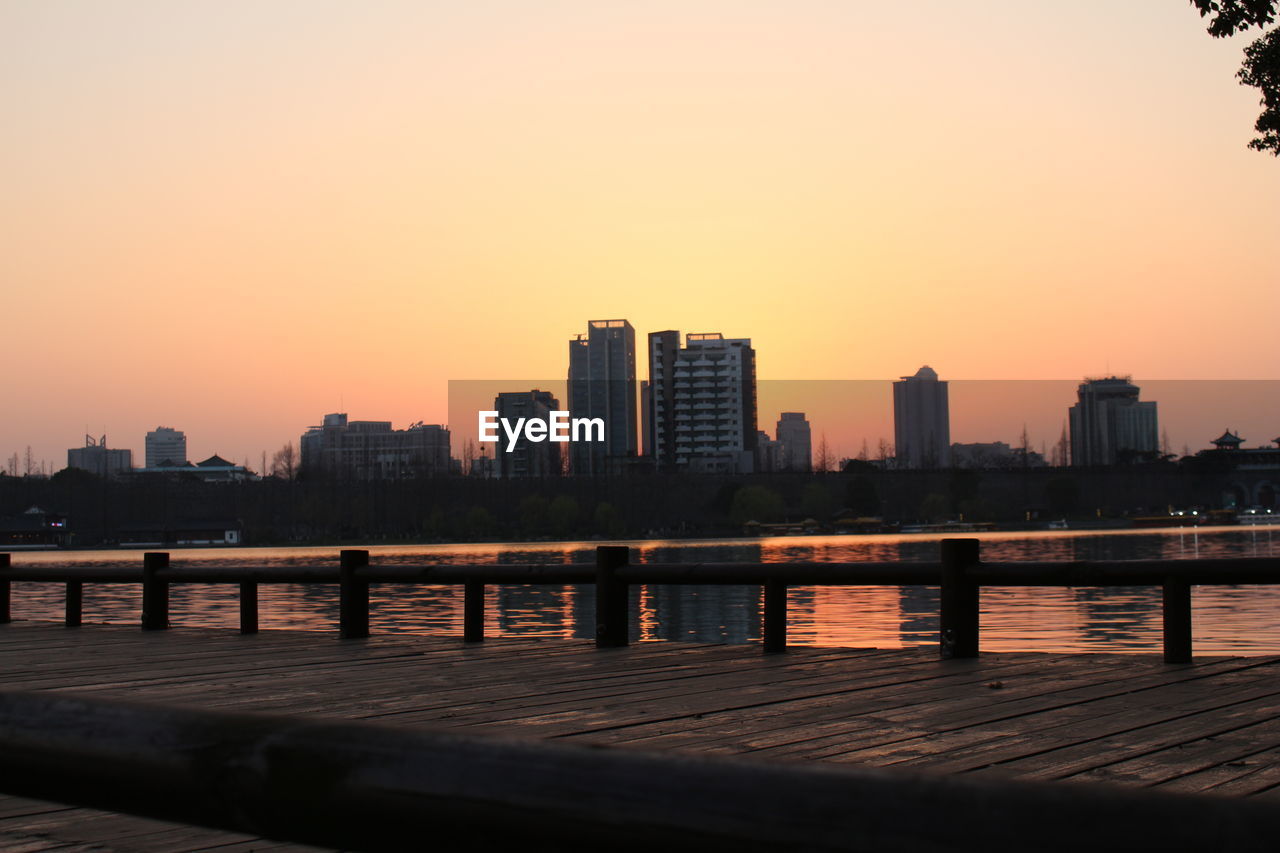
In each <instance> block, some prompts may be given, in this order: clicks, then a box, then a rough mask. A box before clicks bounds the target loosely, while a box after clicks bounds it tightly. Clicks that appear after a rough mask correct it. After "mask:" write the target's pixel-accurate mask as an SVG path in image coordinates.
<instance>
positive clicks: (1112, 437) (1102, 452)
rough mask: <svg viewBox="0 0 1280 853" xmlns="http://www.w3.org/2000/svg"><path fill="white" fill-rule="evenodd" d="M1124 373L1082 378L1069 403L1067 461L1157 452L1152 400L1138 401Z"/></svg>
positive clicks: (1099, 461)
mask: <svg viewBox="0 0 1280 853" xmlns="http://www.w3.org/2000/svg"><path fill="white" fill-rule="evenodd" d="M1138 391H1139V389H1138V386H1137V385H1134V384H1133V382H1132V381H1131V379H1130V377H1128V376H1108V377H1105V378H1102V379H1086V380H1085V381H1084V382H1082V383H1081V384H1080V387H1079V389H1078V390H1077V396H1078V398H1079V399H1078V400H1077V402H1076V404H1075V405H1074V406H1072V407H1071V409H1070V412H1069V415H1070V423H1071V464H1072V465H1079V466H1087V465H1114V464H1115V463H1116V462H1119V461H1123V459H1124V457H1126V456H1128V455H1131V454H1136V453H1157V452H1159V450H1160V430H1159V427H1158V425H1157V422H1156V404H1155V403H1154V402H1150V401H1148V402H1139V401H1138Z"/></svg>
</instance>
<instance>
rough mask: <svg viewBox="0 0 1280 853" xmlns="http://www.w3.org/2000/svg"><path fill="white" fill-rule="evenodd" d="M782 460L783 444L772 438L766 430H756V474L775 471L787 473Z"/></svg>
mask: <svg viewBox="0 0 1280 853" xmlns="http://www.w3.org/2000/svg"><path fill="white" fill-rule="evenodd" d="M785 470H786V468H784V467H783V459H782V444H781V443H779V442H778V440H777V439H774V438H770V437H769V433H767V432H765V431H764V430H756V473H757V474H767V473H772V472H774V471H785Z"/></svg>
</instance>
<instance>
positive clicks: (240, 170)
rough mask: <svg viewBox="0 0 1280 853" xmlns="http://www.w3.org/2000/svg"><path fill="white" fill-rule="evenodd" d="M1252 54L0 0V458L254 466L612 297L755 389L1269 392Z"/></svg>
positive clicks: (1015, 4)
mask: <svg viewBox="0 0 1280 853" xmlns="http://www.w3.org/2000/svg"><path fill="white" fill-rule="evenodd" d="M1246 43H1247V37H1237V38H1235V39H1233V40H1214V39H1212V38H1210V37H1209V36H1208V35H1207V34H1206V33H1205V31H1204V23H1203V21H1202V20H1201V19H1200V18H1199V16H1198V15H1197V13H1196V12H1195V10H1194V9H1193V8H1192V7H1191V6H1190V4H1189V3H1187V2H1185V0H1126V2H1115V0H1077V2H1072V3H1062V2H1054V3H1049V2H1027V0H979V1H978V2H971V3H955V2H947V0H936V2H914V3H910V4H893V3H883V2H877V3H870V2H857V1H856V0H848V1H847V2H834V0H789V2H780V0H771V2H764V1H763V0H708V1H707V2H702V1H701V0H682V2H666V0H646V2H607V1H606V2H602V1H601V0H594V2H588V0H573V2H569V0H564V2H555V0H546V2H532V0H528V2H525V1H524V0H468V2H454V3H439V2H427V0H404V2H393V0H371V2H365V3H353V2H323V1H322V0H296V2H295V1H294V0H272V2H268V3H261V2H241V1H240V0H219V2H182V3H173V2H168V0H166V2H134V0H114V2H102V3H95V2H87V0H86V1H85V2H64V1H63V0H39V2H35V0H0V110H2V111H3V117H4V118H3V122H4V125H3V126H4V131H3V133H0V168H2V169H3V183H2V184H0V187H2V189H0V282H2V283H3V302H0V306H2V308H0V310H2V312H3V319H4V325H3V329H4V331H3V334H2V335H0V356H2V357H3V363H4V365H5V368H6V369H5V371H4V378H3V380H2V384H0V389H2V391H3V399H4V403H5V405H4V417H3V418H0V455H2V456H3V457H4V458H7V457H8V456H9V455H10V454H11V453H14V452H17V453H22V452H23V451H24V450H25V448H26V447H27V446H28V445H30V446H31V447H32V448H33V452H34V453H35V455H36V457H37V458H38V459H44V460H47V461H49V462H50V463H52V465H53V467H54V468H55V469H57V468H61V467H62V466H63V465H65V462H66V449H67V448H69V447H74V446H78V445H80V444H81V443H82V441H83V435H84V433H85V432H89V433H92V434H94V435H99V434H102V433H106V434H107V436H108V438H109V443H110V444H111V446H118V447H131V448H132V449H133V450H134V452H135V459H136V461H137V462H138V463H139V464H140V463H141V458H140V457H141V451H142V445H143V436H144V434H145V433H146V432H147V430H149V429H154V428H155V427H156V426H158V425H161V424H163V425H166V426H172V427H175V428H178V429H182V430H184V431H185V432H186V433H187V436H188V442H189V455H190V457H191V458H192V459H193V460H199V459H202V458H204V457H205V456H208V455H210V454H212V453H214V452H217V453H219V454H221V455H223V456H226V457H229V458H232V459H234V460H235V461H237V462H240V461H244V460H246V459H247V460H248V461H249V462H250V465H251V467H255V468H256V467H257V465H258V462H259V459H260V454H261V453H262V452H263V451H264V450H265V451H268V452H270V451H273V450H275V449H276V448H278V447H280V446H281V445H283V444H284V443H285V442H288V441H291V440H292V441H295V442H296V441H297V437H298V435H299V434H300V433H301V432H302V431H303V429H304V428H305V427H306V426H308V425H309V424H313V423H317V422H318V421H319V420H320V418H321V416H322V415H323V414H324V413H325V412H330V411H347V412H349V413H350V414H351V417H352V418H357V419H382V420H392V421H394V422H395V423H396V425H397V426H404V425H407V424H408V423H409V422H411V421H417V420H422V421H426V422H429V423H434V422H444V421H447V420H448V419H449V417H450V413H449V406H448V381H449V380H451V379H453V380H460V379H503V378H506V377H515V376H524V377H528V376H549V377H563V375H564V372H565V369H566V366H567V365H566V363H567V344H566V342H567V341H568V339H569V338H570V337H571V336H572V335H573V334H575V333H578V332H582V331H584V330H585V328H586V323H587V321H588V320H590V319H597V318H615V317H625V318H627V319H629V320H630V321H631V322H632V323H633V324H634V325H635V327H636V329H637V333H638V338H639V339H643V336H644V334H646V333H647V332H650V331H655V330H659V329H668V328H674V329H680V330H683V331H721V332H724V333H725V334H726V335H728V336H732V337H750V338H752V340H753V342H754V345H755V348H756V350H757V354H758V356H757V357H758V364H759V371H760V376H761V378H762V379H771V380H783V379H889V378H896V377H898V376H900V375H903V374H908V373H913V372H914V371H915V370H916V368H918V367H919V366H920V365H922V364H926V363H927V364H930V365H932V366H933V367H935V368H936V369H937V370H938V372H939V374H940V375H942V377H943V378H945V379H953V380H964V379H968V380H974V379H1046V380H1047V379H1054V380H1070V381H1071V382H1072V383H1074V382H1078V381H1079V379H1080V377H1082V376H1085V375H1097V374H1101V373H1105V372H1121V373H1128V374H1132V375H1133V376H1134V378H1135V380H1136V381H1137V382H1138V383H1139V384H1144V382H1147V381H1149V380H1159V379H1165V380H1170V379H1277V378H1280V370H1278V369H1277V366H1278V365H1280V356H1278V355H1277V338H1278V337H1280V334H1278V327H1280V323H1278V322H1277V318H1280V287H1278V285H1280V273H1278V272H1277V247H1278V246H1280V236H1278V235H1280V160H1277V159H1276V158H1274V157H1271V156H1268V155H1264V154H1260V153H1257V152H1253V151H1250V150H1248V149H1247V148H1246V143H1247V142H1248V140H1249V139H1250V138H1251V137H1252V135H1253V130H1252V126H1253V121H1254V120H1255V118H1256V117H1257V114H1258V110H1259V106H1258V95H1257V92H1256V91H1255V90H1252V89H1246V88H1243V87H1240V86H1239V85H1238V84H1237V81H1236V80H1235V77H1234V75H1235V72H1236V69H1237V68H1238V66H1239V63H1240V56H1241V50H1242V49H1243V47H1244V45H1245V44H1246ZM642 376H643V373H642ZM1067 387H1068V388H1070V387H1071V386H1070V384H1068V386H1067ZM1145 387H1146V386H1145V385H1144V388H1145ZM514 390H521V389H519V388H517V389H514ZM1068 393H1069V392H1068ZM1144 396H1146V395H1145V394H1144ZM1070 402H1071V399H1070V397H1069V396H1068V398H1067V399H1065V400H1063V402H1062V409H1063V410H1064V411H1065V406H1067V405H1069V404H1070ZM1010 405H1016V401H1014V402H1011V403H1010ZM1268 405H1269V406H1270V411H1273V412H1274V411H1275V410H1276V409H1275V405H1274V404H1272V403H1270V402H1268ZM1237 408H1238V407H1237ZM999 414H1000V423H1001V424H1008V423H1020V419H1019V417H1018V416H1017V415H1016V414H1015V415H1013V416H1012V417H1011V416H1010V415H1009V413H1007V412H1005V413H999ZM1163 415H1164V410H1162V421H1164V418H1163ZM1229 415H1230V413H1228V412H1224V415H1223V416H1224V417H1226V418H1228V420H1227V421H1226V422H1224V423H1222V424H1221V425H1220V428H1221V427H1226V426H1237V427H1239V426H1242V424H1241V422H1240V420H1239V419H1236V418H1235V417H1234V415H1230V417H1229ZM769 417H772V418H774V419H776V413H770V414H766V413H765V412H762V426H768V427H769V428H770V429H771V428H772V421H771V420H767V418H769ZM1215 420H1216V419H1215ZM1054 421H1055V422H1056V421H1060V416H1059V415H1055V416H1054ZM1164 425H1166V426H1168V427H1169V428H1170V431H1171V432H1173V431H1174V430H1175V429H1183V427H1182V426H1177V425H1174V424H1172V423H1168V422H1167V421H1165V423H1164ZM1057 428H1058V427H1057V426H1056V425H1053V423H1052V422H1051V424H1050V425H1049V426H1046V427H1045V429H1046V430H1052V434H1051V435H1047V436H1045V435H1033V440H1034V442H1035V443H1036V444H1037V445H1038V444H1039V443H1040V441H1041V440H1042V439H1047V440H1048V441H1049V442H1050V443H1052V442H1053V441H1054V440H1056V438H1057ZM1186 429H1187V431H1188V435H1187V437H1186V438H1185V439H1184V438H1181V437H1179V436H1178V435H1175V437H1174V439H1173V440H1174V442H1175V444H1177V445H1181V443H1182V442H1183V441H1184V440H1185V441H1193V443H1194V442H1196V441H1199V440H1200V437H1199V434H1198V432H1195V430H1192V429H1191V428H1189V427H1188V428H1186ZM1195 429H1196V430H1198V429H1199V427H1198V426H1197V427H1196V428H1195ZM1259 429H1266V430H1270V433H1269V434H1256V435H1255V434H1249V433H1246V437H1247V438H1249V439H1250V444H1251V445H1252V444H1254V443H1255V442H1258V443H1260V442H1262V441H1265V440H1267V439H1270V438H1273V437H1274V436H1275V435H1277V434H1280V422H1277V423H1275V424H1274V425H1273V426H1271V427H1259ZM993 430H994V427H993ZM1179 435H1180V434H1179ZM1016 437H1017V428H1016V427H1013V428H1007V427H1005V426H1001V427H1000V429H999V430H998V431H995V432H993V434H991V435H990V436H989V438H990V439H1001V440H1005V441H1012V440H1013V439H1016ZM957 438H958V440H980V439H979V438H978V437H974V438H969V437H963V438H962V437H957Z"/></svg>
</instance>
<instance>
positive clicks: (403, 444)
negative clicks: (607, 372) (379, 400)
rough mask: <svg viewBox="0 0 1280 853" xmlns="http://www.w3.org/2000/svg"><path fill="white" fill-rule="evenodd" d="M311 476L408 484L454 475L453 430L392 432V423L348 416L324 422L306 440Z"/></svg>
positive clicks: (427, 427)
mask: <svg viewBox="0 0 1280 853" xmlns="http://www.w3.org/2000/svg"><path fill="white" fill-rule="evenodd" d="M301 450H302V453H301V456H302V460H301V463H302V464H301V467H302V470H303V472H305V473H308V474H322V475H326V476H337V477H344V478H350V479H355V480H402V479H411V478H416V477H443V476H447V475H448V474H449V470H450V466H449V430H448V428H447V427H445V426H442V425H440V424H423V423H415V424H411V425H410V426H409V427H408V428H407V429H392V428H391V421H352V420H349V419H348V418H347V415H346V413H345V412H338V413H334V414H328V415H325V416H324V422H323V423H322V424H321V425H320V426H313V427H311V428H309V429H308V430H307V431H306V433H304V434H303V436H302V440H301Z"/></svg>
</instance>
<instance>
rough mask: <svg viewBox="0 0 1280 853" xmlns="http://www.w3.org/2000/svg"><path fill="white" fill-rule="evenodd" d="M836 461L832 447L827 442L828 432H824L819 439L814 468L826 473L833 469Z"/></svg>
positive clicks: (820, 472)
mask: <svg viewBox="0 0 1280 853" xmlns="http://www.w3.org/2000/svg"><path fill="white" fill-rule="evenodd" d="M834 462H835V460H834V459H833V458H832V457H831V448H830V446H829V445H828V444H827V434H826V433H825V432H824V433H823V434H822V437H821V438H820V439H818V455H817V457H816V458H815V459H814V460H813V470H815V471H817V472H818V473H819V474H826V473H828V472H830V471H831V467H832V465H833V463H834Z"/></svg>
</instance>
